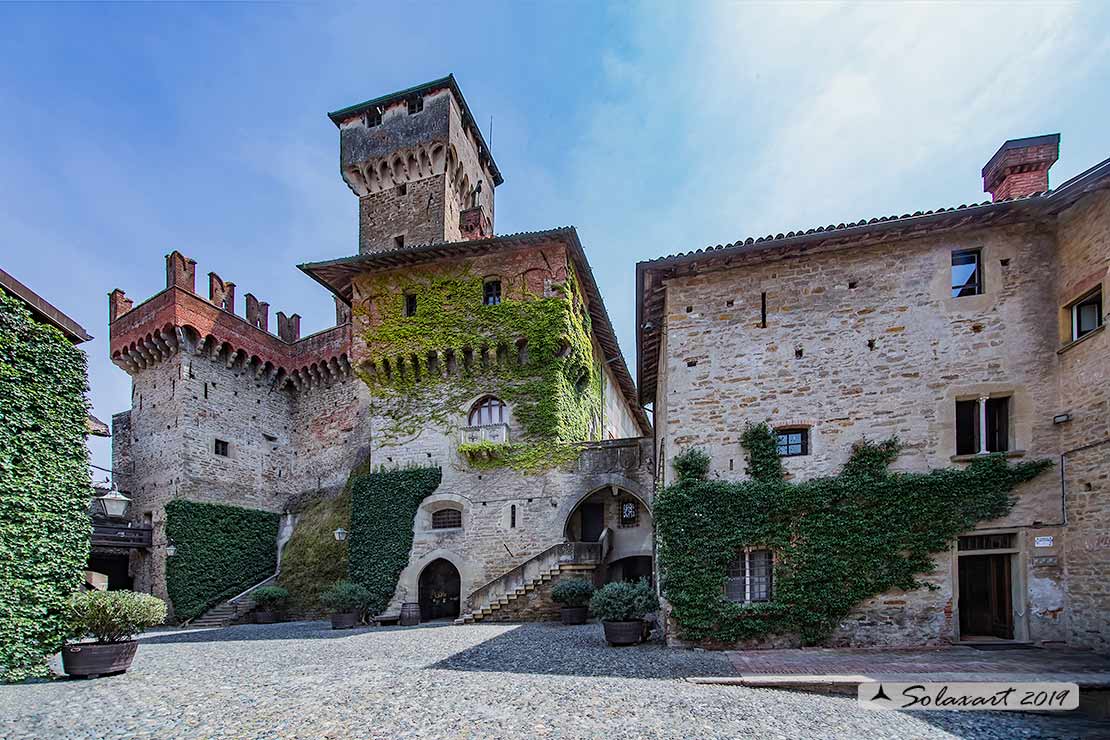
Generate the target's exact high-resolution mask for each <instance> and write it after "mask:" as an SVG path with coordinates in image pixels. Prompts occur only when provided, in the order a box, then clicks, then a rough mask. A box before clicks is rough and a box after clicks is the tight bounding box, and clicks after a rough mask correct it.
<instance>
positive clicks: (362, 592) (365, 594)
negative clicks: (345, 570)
mask: <svg viewBox="0 0 1110 740" xmlns="http://www.w3.org/2000/svg"><path fill="white" fill-rule="evenodd" d="M320 603H321V604H323V606H324V608H325V609H327V610H328V611H330V612H331V628H332V629H333V630H344V629H350V628H351V627H354V626H355V625H356V624H358V623H359V622H360V621H361V620H362V613H363V612H364V611H366V609H367V607H368V606H369V604H370V592H369V591H368V590H366V588H364V587H363V586H359V585H358V584H357V583H351V582H350V581H339V582H338V583H336V584H335V585H334V586H332V587H331V588H330V589H328V590H327V591H325V592H324V593H322V594H320Z"/></svg>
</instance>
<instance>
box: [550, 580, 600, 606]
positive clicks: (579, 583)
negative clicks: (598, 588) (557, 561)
mask: <svg viewBox="0 0 1110 740" xmlns="http://www.w3.org/2000/svg"><path fill="white" fill-rule="evenodd" d="M593 595H594V585H593V584H592V583H590V582H589V581H587V580H585V579H582V578H569V579H567V580H565V581H559V582H558V583H556V584H555V587H554V588H552V589H551V599H552V600H553V601H554V602H555V603H556V604H562V605H563V606H585V605H586V604H589V603H590V597H591V596H593Z"/></svg>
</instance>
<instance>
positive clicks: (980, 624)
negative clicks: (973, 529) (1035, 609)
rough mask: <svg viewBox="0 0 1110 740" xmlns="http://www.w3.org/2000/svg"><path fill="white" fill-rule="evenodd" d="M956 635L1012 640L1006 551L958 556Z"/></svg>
mask: <svg viewBox="0 0 1110 740" xmlns="http://www.w3.org/2000/svg"><path fill="white" fill-rule="evenodd" d="M959 560H960V564H959V580H960V602H959V609H960V638H961V639H965V640H966V639H969V638H971V639H975V638H981V637H993V638H997V639H1002V640H1012V639H1014V611H1013V592H1012V588H1013V586H1012V583H1013V578H1012V572H1011V569H1012V561H1013V556H1012V555H1010V554H1009V553H1005V554H998V555H965V556H962V557H960V559H959Z"/></svg>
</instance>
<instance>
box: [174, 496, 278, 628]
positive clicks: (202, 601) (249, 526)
mask: <svg viewBox="0 0 1110 740" xmlns="http://www.w3.org/2000/svg"><path fill="white" fill-rule="evenodd" d="M279 520H280V516H279V515H278V514H275V513H273V512H271V511H258V510H256V509H244V508H241V507H239V506H227V505H224V504H208V503H202V502H199V501H185V500H183V499H176V500H174V501H170V502H169V503H168V504H166V536H167V537H168V538H169V540H170V541H171V542H173V544H174V546H175V548H176V549H177V553H176V554H175V555H174V556H173V557H171V558H167V560H166V589H167V591H168V592H169V596H170V600H171V601H172V602H173V611H174V616H175V617H176V618H177V620H178V621H184V620H187V619H193V618H195V617H199V616H200V615H201V614H203V613H204V612H205V611H207V610H208V609H210V608H211V607H213V606H215V605H216V604H218V603H220V602H221V601H224V600H225V599H229V598H231V597H232V596H235V595H236V594H238V593H240V592H242V591H245V590H247V589H248V588H250V587H251V586H253V585H254V584H256V583H258V582H259V581H263V580H265V579H266V578H267V576H272V575H273V574H274V571H275V570H276V569H277V533H278V522H279Z"/></svg>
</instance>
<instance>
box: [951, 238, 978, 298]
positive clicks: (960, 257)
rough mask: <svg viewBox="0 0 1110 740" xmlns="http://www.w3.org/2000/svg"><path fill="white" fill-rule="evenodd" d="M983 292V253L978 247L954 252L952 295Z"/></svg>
mask: <svg viewBox="0 0 1110 740" xmlns="http://www.w3.org/2000/svg"><path fill="white" fill-rule="evenodd" d="M982 292H983V268H982V255H981V254H980V253H979V250H978V249H969V250H966V251H963V252H953V253H952V297H953V298H962V297H963V296H966V295H979V294H980V293H982Z"/></svg>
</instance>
